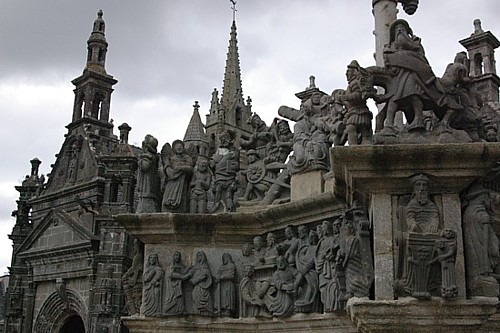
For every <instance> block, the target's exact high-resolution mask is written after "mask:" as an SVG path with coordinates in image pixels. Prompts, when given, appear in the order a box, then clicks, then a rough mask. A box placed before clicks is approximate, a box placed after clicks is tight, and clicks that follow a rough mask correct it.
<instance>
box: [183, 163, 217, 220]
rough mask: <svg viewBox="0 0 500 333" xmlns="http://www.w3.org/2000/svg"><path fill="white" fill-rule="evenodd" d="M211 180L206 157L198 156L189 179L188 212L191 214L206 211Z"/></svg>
mask: <svg viewBox="0 0 500 333" xmlns="http://www.w3.org/2000/svg"><path fill="white" fill-rule="evenodd" d="M211 182H212V173H211V172H210V170H209V168H208V159H207V158H206V157H203V156H198V161H197V163H196V168H195V169H194V173H193V177H192V179H191V197H190V198H191V201H190V209H189V212H190V213H191V214H196V213H199V214H204V213H206V212H207V202H208V193H207V191H208V190H209V189H210V184H211Z"/></svg>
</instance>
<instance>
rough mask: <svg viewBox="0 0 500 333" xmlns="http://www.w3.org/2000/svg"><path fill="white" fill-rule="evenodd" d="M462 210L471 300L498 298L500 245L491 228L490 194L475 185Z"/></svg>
mask: <svg viewBox="0 0 500 333" xmlns="http://www.w3.org/2000/svg"><path fill="white" fill-rule="evenodd" d="M462 206H463V211H462V227H463V235H464V250H465V269H466V274H467V280H466V281H467V292H468V294H469V296H490V297H497V296H498V293H499V286H498V282H497V280H496V279H495V277H494V272H495V268H497V267H498V264H499V241H498V238H497V236H496V234H495V232H494V230H493V228H492V225H491V224H492V221H493V212H492V204H491V199H490V193H489V191H488V190H486V189H485V188H484V186H483V185H481V184H480V183H478V182H474V183H473V184H472V185H471V186H470V187H469V188H468V189H467V191H466V192H465V193H464V195H463V198H462Z"/></svg>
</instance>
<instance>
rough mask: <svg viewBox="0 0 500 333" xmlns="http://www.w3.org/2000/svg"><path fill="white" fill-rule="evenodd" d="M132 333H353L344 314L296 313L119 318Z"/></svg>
mask: <svg viewBox="0 0 500 333" xmlns="http://www.w3.org/2000/svg"><path fill="white" fill-rule="evenodd" d="M122 321H123V323H124V324H125V326H127V328H128V329H129V330H130V332H131V333H146V332H160V333H162V332H178V333H182V332H234V333H238V332H249V333H250V332H252V333H253V332H259V333H272V332H325V333H326V332H328V333H354V332H357V330H356V328H355V327H354V325H353V324H352V323H351V322H350V321H349V318H348V317H347V316H346V315H345V314H344V313H338V314H337V313H327V314H297V315H294V316H292V317H290V318H286V319H280V318H273V319H259V318H240V319H232V318H208V317H200V316H193V315H191V316H186V317H175V318H174V317H142V316H132V317H122Z"/></svg>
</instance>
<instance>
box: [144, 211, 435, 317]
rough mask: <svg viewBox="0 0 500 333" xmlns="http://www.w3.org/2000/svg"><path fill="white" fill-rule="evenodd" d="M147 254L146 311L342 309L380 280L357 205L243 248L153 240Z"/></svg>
mask: <svg viewBox="0 0 500 333" xmlns="http://www.w3.org/2000/svg"><path fill="white" fill-rule="evenodd" d="M317 230H318V231H319V234H318V232H317ZM443 251H444V250H443ZM146 257H147V262H146V263H145V266H144V274H143V276H142V281H143V284H144V287H143V305H142V307H143V309H142V313H143V314H144V315H145V316H182V315H186V314H194V315H200V316H209V317H216V316H221V317H233V318H237V317H267V318H271V317H288V316H291V315H293V314H296V313H323V312H332V311H341V310H344V309H345V306H346V301H347V300H348V299H349V298H351V297H369V296H370V290H371V288H372V284H373V279H374V274H373V258H372V251H371V240H370V231H369V221H368V218H367V213H366V209H365V208H364V207H362V206H359V205H357V204H355V205H353V207H352V208H349V209H347V210H345V211H344V213H343V214H342V215H341V216H339V217H338V218H336V219H335V220H334V221H333V223H332V222H331V221H320V222H316V223H309V224H307V225H305V224H304V225H299V226H293V225H289V226H287V227H286V228H284V229H282V230H276V231H275V232H269V233H264V234H262V235H255V236H254V237H253V238H252V239H251V242H249V243H247V244H245V245H244V246H243V247H242V249H241V250H234V249H233V250H227V249H213V248H194V249H193V248H190V249H189V250H187V251H186V249H184V250H183V249H168V248H164V247H162V246H160V245H154V246H151V247H150V248H148V251H147V256H146Z"/></svg>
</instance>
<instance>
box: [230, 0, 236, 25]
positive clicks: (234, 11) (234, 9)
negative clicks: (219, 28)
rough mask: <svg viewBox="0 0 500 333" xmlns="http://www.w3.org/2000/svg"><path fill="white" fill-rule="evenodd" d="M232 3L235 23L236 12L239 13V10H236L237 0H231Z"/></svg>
mask: <svg viewBox="0 0 500 333" xmlns="http://www.w3.org/2000/svg"><path fill="white" fill-rule="evenodd" d="M229 1H231V3H232V4H233V5H232V6H231V9H232V10H233V21H234V20H235V19H236V12H237V9H236V1H235V0H229Z"/></svg>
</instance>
